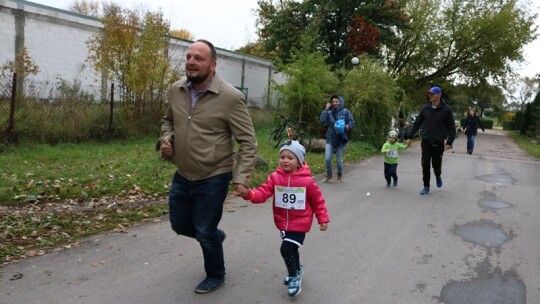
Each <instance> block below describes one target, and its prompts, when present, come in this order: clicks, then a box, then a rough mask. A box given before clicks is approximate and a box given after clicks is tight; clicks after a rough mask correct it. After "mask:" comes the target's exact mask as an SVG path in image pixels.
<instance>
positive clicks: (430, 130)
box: [407, 86, 456, 195]
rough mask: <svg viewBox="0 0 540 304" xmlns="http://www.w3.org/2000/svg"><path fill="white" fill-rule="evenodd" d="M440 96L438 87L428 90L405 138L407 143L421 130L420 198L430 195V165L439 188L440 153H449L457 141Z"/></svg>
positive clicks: (440, 185) (448, 109) (449, 115)
mask: <svg viewBox="0 0 540 304" xmlns="http://www.w3.org/2000/svg"><path fill="white" fill-rule="evenodd" d="M441 95H442V90H441V88H440V87H437V86H434V87H432V88H431V89H429V100H430V102H429V103H428V104H426V105H424V106H423V107H422V109H421V110H420V114H418V117H417V118H416V120H415V121H414V124H413V126H412V128H411V129H410V130H409V133H408V134H407V142H408V143H409V142H410V141H411V138H412V136H413V134H415V133H416V132H417V131H418V130H419V129H420V128H421V130H420V137H421V138H422V143H421V145H422V179H423V182H424V187H423V188H422V189H421V190H420V194H421V195H426V194H428V193H429V187H430V184H429V182H430V178H431V167H430V166H431V165H433V173H435V178H436V181H437V187H438V188H441V187H442V185H443V182H442V178H441V173H442V169H441V167H442V157H443V153H444V151H445V150H448V149H452V143H453V142H454V139H455V137H456V123H455V121H454V114H453V113H452V108H451V107H450V106H449V105H447V104H446V103H445V102H444V100H443V99H442V98H441ZM445 140H446V143H445V142H444V141H445Z"/></svg>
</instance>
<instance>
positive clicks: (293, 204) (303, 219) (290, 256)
mask: <svg viewBox="0 0 540 304" xmlns="http://www.w3.org/2000/svg"><path fill="white" fill-rule="evenodd" d="M305 153H306V152H305V149H304V147H303V146H302V145H301V144H300V143H299V142H298V141H296V140H289V141H287V142H285V143H284V144H283V145H282V146H281V148H280V150H279V167H278V168H277V169H276V171H274V172H273V173H271V174H270V175H269V176H268V179H267V180H266V182H264V183H263V184H262V185H260V186H259V187H257V189H251V190H245V191H243V192H239V193H237V195H239V196H242V197H243V198H244V199H246V200H249V201H251V202H252V203H255V204H260V203H264V202H266V201H267V200H268V199H269V198H270V197H272V196H273V198H274V199H273V201H272V203H273V205H272V211H273V214H274V223H275V225H276V228H277V229H279V231H280V232H281V240H282V241H281V248H280V252H281V256H282V257H283V260H284V261H285V266H286V267H287V272H288V273H287V276H286V277H285V280H284V284H285V285H287V293H288V295H289V296H290V297H294V296H296V295H298V294H299V293H300V291H301V290H302V273H303V268H302V265H301V264H300V254H299V252H298V249H299V248H300V247H301V246H303V244H304V239H305V237H306V233H307V232H309V230H310V229H311V225H312V223H313V216H315V217H316V218H317V222H318V223H319V229H320V230H321V231H326V229H327V228H328V223H329V222H330V218H329V217H328V210H327V208H326V203H325V200H324V197H323V195H322V192H321V190H320V189H319V186H317V184H316V183H315V180H314V179H313V177H312V176H311V170H310V169H309V166H308V164H307V163H306V162H305V161H304V158H305Z"/></svg>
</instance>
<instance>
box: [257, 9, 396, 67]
mask: <svg viewBox="0 0 540 304" xmlns="http://www.w3.org/2000/svg"><path fill="white" fill-rule="evenodd" d="M257 3H258V5H259V8H258V10H257V13H258V18H257V30H258V36H259V41H260V42H261V43H262V45H263V46H264V48H265V50H266V51H267V52H268V53H270V54H272V55H273V56H275V58H279V59H280V60H281V61H283V62H289V61H290V59H291V57H290V56H291V54H292V53H291V50H293V49H299V47H300V42H301V37H302V35H304V34H305V31H306V29H307V28H308V27H309V26H310V24H313V23H316V24H318V29H317V32H318V38H317V41H316V42H315V43H314V44H313V46H312V48H311V51H312V52H316V51H320V52H323V53H325V54H327V55H328V56H327V57H326V62H327V63H328V64H329V65H330V66H331V67H332V69H337V68H339V67H341V66H344V65H345V66H348V67H349V68H350V67H351V66H350V60H349V59H350V58H351V57H353V56H355V55H360V54H363V53H368V54H371V55H374V56H377V55H379V54H380V51H381V47H382V46H384V45H386V44H392V43H394V41H395V40H396V39H395V37H394V36H395V33H396V30H397V29H399V28H401V27H402V26H403V25H404V21H405V20H406V18H405V17H404V15H403V14H402V12H401V10H402V4H401V1H394V0H373V1H362V2H359V1H355V0H339V1H338V0H305V1H302V2H297V1H291V0H282V1H279V4H274V3H273V1H272V0H259V1H258V2H257ZM372 35H373V36H372Z"/></svg>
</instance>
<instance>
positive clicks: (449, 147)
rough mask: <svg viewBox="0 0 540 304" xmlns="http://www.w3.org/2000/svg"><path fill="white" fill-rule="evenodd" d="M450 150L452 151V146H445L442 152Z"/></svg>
mask: <svg viewBox="0 0 540 304" xmlns="http://www.w3.org/2000/svg"><path fill="white" fill-rule="evenodd" d="M450 149H452V146H450V145H446V146H445V147H444V150H445V151H446V150H450Z"/></svg>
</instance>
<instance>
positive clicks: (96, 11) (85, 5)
mask: <svg viewBox="0 0 540 304" xmlns="http://www.w3.org/2000/svg"><path fill="white" fill-rule="evenodd" d="M69 10H70V11H72V12H75V13H79V14H83V15H87V16H92V17H99V16H100V15H101V13H100V5H99V2H98V1H92V0H75V2H73V3H72V4H71V5H70V7H69Z"/></svg>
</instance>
